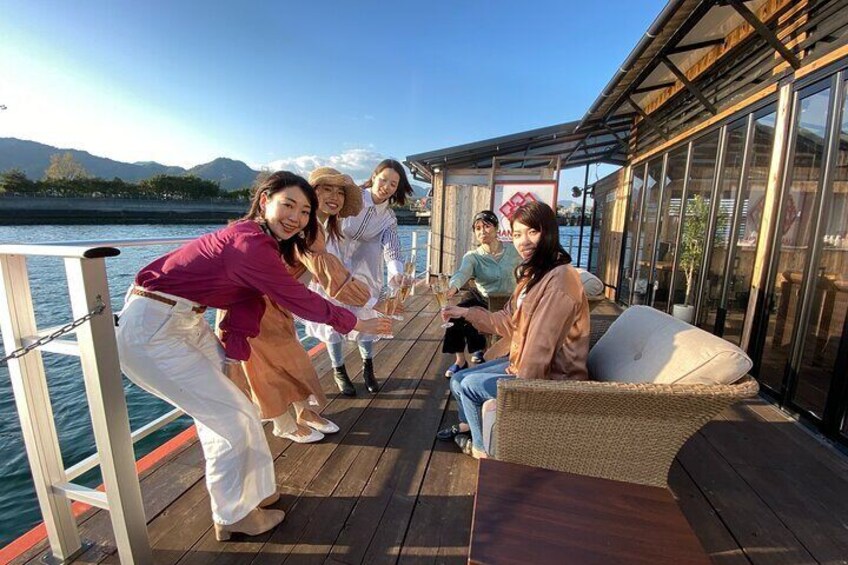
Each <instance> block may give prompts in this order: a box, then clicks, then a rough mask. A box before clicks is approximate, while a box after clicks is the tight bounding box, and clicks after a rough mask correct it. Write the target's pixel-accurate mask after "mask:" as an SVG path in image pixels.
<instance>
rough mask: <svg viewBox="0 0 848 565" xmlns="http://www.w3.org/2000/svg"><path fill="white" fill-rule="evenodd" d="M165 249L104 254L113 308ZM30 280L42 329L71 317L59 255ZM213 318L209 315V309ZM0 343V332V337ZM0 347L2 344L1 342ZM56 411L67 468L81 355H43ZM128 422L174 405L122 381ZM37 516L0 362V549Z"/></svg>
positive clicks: (26, 232)
mask: <svg viewBox="0 0 848 565" xmlns="http://www.w3.org/2000/svg"><path fill="white" fill-rule="evenodd" d="M219 227H221V226H220V225H133V226H124V225H101V226H0V243H12V242H16V243H37V242H47V241H70V240H97V239H100V240H102V239H137V238H145V237H157V238H158V237H186V238H190V237H196V236H199V235H202V234H204V233H207V232H210V231H213V230H215V229H218V228H219ZM578 229H579V228H575V227H561V228H560V240H561V241H562V243H563V245H564V246H565V247H566V250H567V251H570V252H571V254H572V256H573V257H574V258H575V259H576V258H577V238H578V235H577V234H578ZM416 231H417V232H418V233H419V236H418V237H419V244H420V245H424V244H425V242H426V231H427V228H424V227H416V226H401V227H400V239H401V243H402V245H403V246H404V247H408V246H410V245H411V239H412V233H413V232H416ZM585 231H586V233H585V234H584V245H583V253H584V256H585V254H586V253H587V247H586V245H587V244H588V229H586V230H585ZM169 249H170V247H166V246H151V247H129V248H125V249H123V250H122V252H121V255H119V256H118V257H114V258H110V259H108V260H107V272H108V276H109V289H110V293H111V300H112V308H113V310H114V311H115V312H117V311H119V310H120V309H121V307H122V305H123V296H124V293H125V292H126V289H127V287H128V285H129V284H130V282H131V281H132V278H133V277H134V275H135V273H136V272H137V271H138V269H139V268H141V267H142V266H144V265H145V264H147V263H148V262H149V261H151V260H153V259H154V258H156V257H158V256H159V255H161V254H163V253H165V252H166V251H168V250H169ZM424 262H425V253H423V252H422V253H419V255H418V263H419V269H422V268H423V267H424ZM28 266H29V273H30V286H31V288H32V295H33V301H34V302H35V315H36V320H37V322H38V326H39V327H49V326H54V325H59V324H63V323H65V322H67V321H69V320H70V319H71V318H72V316H71V310H70V304H69V300H68V293H67V285H66V279H65V274H64V268H63V264H62V260H61V259H54V258H32V259H30V260H29V262H28ZM209 315H210V319H211V316H212V313H211V312H210V314H209ZM0 343H2V338H0ZM0 351H4V349H2V348H0ZM43 359H44V366H45V371H46V374H47V381H48V386H49V389H50V397H51V400H52V404H53V414H54V417H55V420H56V427H57V429H58V433H59V444H60V446H61V449H62V455H63V457H64V463H65V467H70V466H71V465H73V464H75V463H76V462H78V461H80V460H82V459H84V458H86V457H88V456H89V455H91V454H92V453H93V451H94V439H93V434H92V431H91V422H90V420H89V418H88V413H87V411H88V406H87V404H86V402H85V400H84V399H85V391H84V387H83V382H82V374H81V370H80V366H79V360H78V359H77V358H74V357H65V356H58V355H53V354H43ZM124 391H125V393H126V396H127V406H128V409H129V416H130V426H131V428H132V429H137V428H139V427H141V426H142V425H144V424H146V423H147V422H149V421H151V420H154V419H155V418H157V417H159V416H161V415H162V414H164V413H166V412H168V411H169V410H170V409H171V408H170V406H169V405H168V404H166V403H164V402H162V401H161V400H159V399H157V398H155V397H152V396H150V395H149V394H147V393H146V392H144V391H142V390H141V389H139V388H138V387H136V386H135V385H133V384H132V383H130V382H129V381H127V380H126V379H124ZM189 424H190V421H189V420H188V419H187V418H181V419H180V420H177V421H176V422H174V423H172V424H170V425H168V426H166V427H165V428H163V429H162V430H160V431H159V432H157V433H155V434H152V435H151V436H149V437H147V438H145V439H144V440H142V441H141V442H139V443H137V444H136V446H135V448H136V457H141V456H143V455H145V454H146V453H148V452H149V451H151V450H152V449H154V448H155V447H156V446H158V445H160V444H161V443H162V442H164V441H165V440H167V439H168V438H170V437H173V436H174V435H176V434H177V433H179V432H180V431H182V430H183V429H185V428H186V427H187V426H188V425H189ZM77 482H82V483H85V484H87V485H89V486H94V485H97V484H99V483H100V482H101V481H100V476H99V474H98V472H97V471H96V470H95V471H92V472H90V473H89V474H87V475H86V476H84V477H83V478H82V479H78V480H77ZM40 521H41V515H40V512H39V509H38V501H37V500H36V496H35V491H34V489H33V486H32V480H31V476H30V471H29V463H28V461H27V458H26V452H25V450H24V445H23V439H22V437H21V429H20V424H19V420H18V416H17V411H16V410H15V401H14V397H13V395H12V389H11V385H10V382H9V374H8V371H7V370H6V367H5V366H0V547H2V546H4V545H6V544H7V543H8V542H10V541H11V540H13V539H15V538H16V537H18V536H19V535H21V534H22V533H23V532H25V531H27V530H29V529H30V528H31V527H33V526H34V525H35V524H37V523H38V522H40Z"/></svg>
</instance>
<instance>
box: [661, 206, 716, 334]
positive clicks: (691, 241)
mask: <svg viewBox="0 0 848 565" xmlns="http://www.w3.org/2000/svg"><path fill="white" fill-rule="evenodd" d="M723 220H724V217H723V215H722V214H721V212H720V211H719V214H718V216H717V218H716V222H717V225H716V231H715V233H716V237H724V229H723V228H724V221H723ZM709 221H710V203H709V202H708V201H707V200H705V199H704V197H703V196H701V195H700V194H696V195H695V197H694V198H692V199H691V200H689V202H687V204H686V214H685V216H684V221H683V233H682V234H681V238H680V255H679V259H678V266H679V268H680V270H682V271H683V274H684V275H685V276H686V295H685V296H684V297H683V304H675V305H674V307H673V308H672V315H673V316H674V317H675V318H678V319H680V320H683V321H684V322H687V323H689V324H691V323H692V322H693V321H694V320H695V307H694V306H693V305H691V304H690V300H691V298H692V283H693V281H694V280H695V272H696V270H697V269H698V268H699V267H700V266H701V259H703V257H704V244H705V242H704V239H705V238H706V235H707V227H708V224H709Z"/></svg>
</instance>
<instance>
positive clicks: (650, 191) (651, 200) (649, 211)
mask: <svg viewBox="0 0 848 565" xmlns="http://www.w3.org/2000/svg"><path fill="white" fill-rule="evenodd" d="M662 165H663V163H662V158H661V157H658V158H657V159H655V160H654V161H651V162H650V163H648V174H647V177H646V179H645V184H644V187H643V189H644V191H645V196H644V199H645V203H644V205H643V206H642V224H641V229H640V230H639V242H638V245H637V246H636V280H635V282H634V283H633V304H649V298H650V293H649V288H650V286H651V284H650V281H649V280H648V279H649V277H650V274H651V258H652V257H653V256H654V238H655V237H656V234H657V208H658V204H659V198H660V177H661V176H662Z"/></svg>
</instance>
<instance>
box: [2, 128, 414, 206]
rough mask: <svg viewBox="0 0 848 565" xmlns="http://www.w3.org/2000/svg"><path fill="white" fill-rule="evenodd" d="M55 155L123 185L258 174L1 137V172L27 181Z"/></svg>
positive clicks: (224, 163)
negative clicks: (130, 159) (159, 178)
mask: <svg viewBox="0 0 848 565" xmlns="http://www.w3.org/2000/svg"><path fill="white" fill-rule="evenodd" d="M57 153H70V154H71V155H72V156H73V158H74V160H75V161H76V162H77V163H79V164H80V165H82V166H83V168H85V170H86V172H87V173H88V174H89V175H91V176H93V177H99V178H104V179H113V178H119V179H121V180H124V181H126V182H138V181H140V180H144V179H146V178H150V177H152V176H155V175H194V176H197V177H200V178H202V179H205V180H210V181H213V182H217V183H218V185H219V186H220V187H221V189H222V190H228V191H232V190H239V189H241V188H247V187H249V186H250V185H252V184H253V181H254V180H255V179H256V175H257V174H259V171H256V170H253V169H251V168H250V167H248V166H247V164H245V163H244V162H242V161H236V160H235V159H228V158H226V157H219V158H217V159H215V160H213V161H210V162H208V163H204V164H202V165H197V166H195V167H192V168H190V169H184V168H183V167H175V166H168V165H163V164H161V163H156V162H155V161H139V162H137V163H124V162H121V161H115V160H113V159H107V158H106V157H98V156H96V155H92V154H91V153H89V152H87V151H80V150H78V149H60V148H58V147H53V146H51V145H45V144H43V143H38V142H35V141H27V140H23V139H16V138H14V137H0V172H4V171H7V170H9V169H20V170H21V171H23V172H24V174H26V176H27V177H29V178H30V179H33V180H35V179H40V178H43V177H44V171H46V170H47V167H48V166H49V165H50V157H51V156H52V155H55V154H57ZM412 187H413V189H414V191H415V197H416V198H421V197H422V196H426V194H427V191H428V190H429V187H427V186H422V185H420V184H415V183H413V184H412Z"/></svg>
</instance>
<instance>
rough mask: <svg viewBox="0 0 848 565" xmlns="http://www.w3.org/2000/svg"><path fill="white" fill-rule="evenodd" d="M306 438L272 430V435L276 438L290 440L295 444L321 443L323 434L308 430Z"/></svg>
mask: <svg viewBox="0 0 848 565" xmlns="http://www.w3.org/2000/svg"><path fill="white" fill-rule="evenodd" d="M309 432H310V433H309V435H308V436H302V435H298V434H293V433H289V432H278V431H277V430H274V432H273V433H274V435H275V436H277V437H281V438H283V439H290V440H291V441H293V442H295V443H315V442H316V441H321V440H322V439H324V434H322V433H321V432H319V431H318V430H313V429H311V428H310V430H309Z"/></svg>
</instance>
